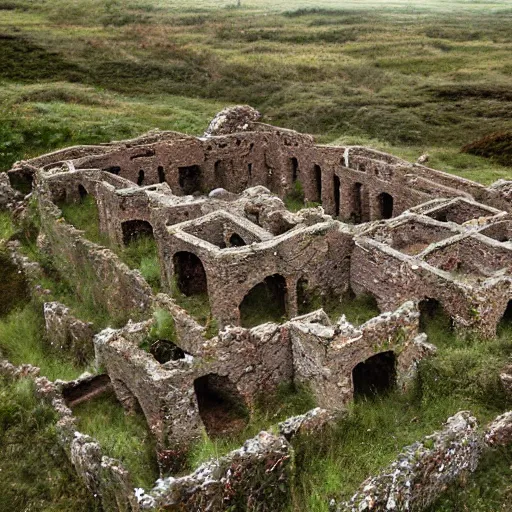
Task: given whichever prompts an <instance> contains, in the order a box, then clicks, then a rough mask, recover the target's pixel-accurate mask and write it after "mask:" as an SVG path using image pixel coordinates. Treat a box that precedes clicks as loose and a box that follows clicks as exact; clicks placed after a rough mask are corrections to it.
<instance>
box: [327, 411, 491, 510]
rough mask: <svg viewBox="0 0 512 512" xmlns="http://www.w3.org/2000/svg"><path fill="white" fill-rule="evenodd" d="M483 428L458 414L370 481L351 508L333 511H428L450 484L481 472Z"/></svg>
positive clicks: (345, 505)
mask: <svg viewBox="0 0 512 512" xmlns="http://www.w3.org/2000/svg"><path fill="white" fill-rule="evenodd" d="M477 427H478V425H477V421H476V418H474V417H473V416H471V414H470V413H469V412H468V411H461V412H458V413H457V414H456V415H455V416H452V417H451V418H449V419H448V421H447V422H446V424H445V427H444V429H443V430H441V431H440V432H435V433H434V434H432V435H430V436H427V437H426V438H425V439H424V440H423V441H421V442H417V443H414V444H413V445H411V446H407V447H406V448H404V449H403V451H402V453H400V455H399V456H398V457H397V458H396V460H395V461H394V462H392V463H391V464H390V465H389V466H388V467H387V468H386V469H384V470H383V471H382V473H381V474H380V475H378V476H375V477H370V478H368V479H367V480H365V481H364V482H363V483H362V484H361V486H360V487H359V490H358V491H357V492H356V493H355V495H354V496H353V497H352V499H351V500H350V501H349V502H346V503H341V504H339V505H338V506H337V507H336V508H333V510H336V512H359V511H363V510H372V511H375V512H377V511H382V512H384V511H387V510H394V511H396V512H400V511H402V512H406V511H407V512H409V511H411V512H414V511H420V510H423V509H424V508H426V507H427V506H428V505H429V504H431V503H433V502H434V501H435V500H436V499H437V498H438V497H439V496H440V495H441V494H442V493H443V492H444V491H445V490H446V487H447V486H448V485H449V484H450V483H452V482H453V481H455V480H456V479H457V478H459V477H460V476H461V475H463V474H464V473H467V472H471V471H474V470H475V469H476V466H477V464H478V461H479V460H480V455H481V452H482V448H483V444H482V441H481V437H480V435H479V434H478V430H477Z"/></svg>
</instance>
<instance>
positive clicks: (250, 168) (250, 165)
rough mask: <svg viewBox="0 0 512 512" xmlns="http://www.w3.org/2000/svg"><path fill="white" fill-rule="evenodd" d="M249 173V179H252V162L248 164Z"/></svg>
mask: <svg viewBox="0 0 512 512" xmlns="http://www.w3.org/2000/svg"><path fill="white" fill-rule="evenodd" d="M247 175H248V177H249V180H251V179H252V164H247Z"/></svg>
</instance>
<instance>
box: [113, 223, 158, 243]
mask: <svg viewBox="0 0 512 512" xmlns="http://www.w3.org/2000/svg"><path fill="white" fill-rule="evenodd" d="M121 229H122V231H123V243H124V244H125V245H128V244H130V243H132V242H134V241H136V240H140V239H141V238H144V237H150V238H153V226H151V224H150V223H149V222H147V221H145V220H138V219H137V220H127V221H125V222H123V223H122V224H121Z"/></svg>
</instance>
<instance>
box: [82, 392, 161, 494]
mask: <svg viewBox="0 0 512 512" xmlns="http://www.w3.org/2000/svg"><path fill="white" fill-rule="evenodd" d="M73 412H74V414H75V415H76V416H77V417H78V418H79V424H78V428H79V430H80V432H83V433H86V434H89V435H90V436H91V437H93V438H94V439H96V440H97V441H98V442H99V443H100V445H101V447H102V448H103V450H104V451H105V453H106V454H107V455H108V456H110V457H113V458H116V459H119V460H120V461H121V462H122V463H123V464H124V465H125V466H126V467H127V469H128V470H129V471H130V473H131V475H132V478H133V483H134V485H135V486H137V487H144V488H146V489H148V488H151V487H153V485H154V483H155V480H156V479H157V478H158V466H157V463H156V448H155V442H154V438H153V435H152V434H151V432H150V431H149V429H148V426H147V422H146V419H145V418H144V416H143V414H142V412H141V413H140V414H139V413H137V414H136V415H133V416H131V415H127V414H125V412H124V409H123V407H122V406H121V404H120V403H119V402H118V401H117V399H116V398H115V396H114V395H113V394H104V395H101V396H100V397H98V398H94V399H92V400H89V401H87V402H83V403H82V404H79V405H78V406H77V407H75V409H74V410H73Z"/></svg>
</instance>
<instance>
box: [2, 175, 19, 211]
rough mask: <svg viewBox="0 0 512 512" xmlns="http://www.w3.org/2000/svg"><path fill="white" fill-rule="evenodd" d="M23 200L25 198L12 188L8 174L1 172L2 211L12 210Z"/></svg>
mask: <svg viewBox="0 0 512 512" xmlns="http://www.w3.org/2000/svg"><path fill="white" fill-rule="evenodd" d="M21 199H23V196H22V195H21V194H20V193H19V192H18V191H16V190H14V189H13V188H12V187H11V182H10V181H9V178H8V176H7V174H6V173H5V172H0V210H12V209H13V208H14V207H15V203H16V201H20V200H21Z"/></svg>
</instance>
